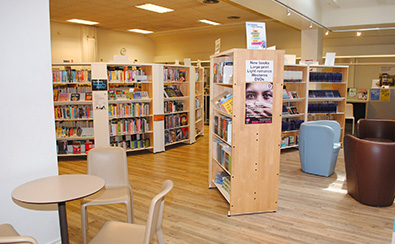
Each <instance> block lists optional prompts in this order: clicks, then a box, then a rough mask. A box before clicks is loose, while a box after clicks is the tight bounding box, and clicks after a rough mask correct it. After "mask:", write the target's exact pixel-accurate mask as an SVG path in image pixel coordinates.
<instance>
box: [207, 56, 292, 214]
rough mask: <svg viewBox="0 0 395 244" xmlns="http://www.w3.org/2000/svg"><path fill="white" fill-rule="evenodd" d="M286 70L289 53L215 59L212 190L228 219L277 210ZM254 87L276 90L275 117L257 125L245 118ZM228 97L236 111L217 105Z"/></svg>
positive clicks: (210, 157)
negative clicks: (248, 94)
mask: <svg viewBox="0 0 395 244" xmlns="http://www.w3.org/2000/svg"><path fill="white" fill-rule="evenodd" d="M283 69H284V51H273V50H246V49H232V50H229V51H225V52H222V53H219V54H215V55H213V56H211V75H210V97H211V98H212V99H211V104H210V115H211V116H210V135H209V136H210V138H209V140H210V155H209V187H210V188H216V189H217V190H218V191H219V192H220V193H221V194H222V196H223V197H224V198H225V199H226V201H227V202H228V203H229V212H228V216H232V215H240V214H250V213H261V212H268V211H276V210H277V208H278V206H277V200H278V182H279V168H280V137H281V120H282V118H281V115H282V93H283ZM265 74H266V75H268V76H267V77H265ZM254 77H257V78H256V79H255V78H254ZM251 84H253V85H257V84H258V86H259V87H266V88H267V87H269V88H270V87H271V89H272V99H273V101H272V106H273V107H272V115H271V117H270V116H269V117H268V118H264V119H262V121H260V122H258V123H251V120H249V118H247V117H246V108H247V107H248V106H247V104H246V100H247V98H246V90H247V86H249V87H250V86H251ZM229 94H231V95H232V99H233V106H232V107H231V108H230V109H231V111H230V110H227V109H221V108H220V107H219V106H218V100H221V97H224V96H225V97H228V98H229V97H230V95H229ZM265 94H266V92H265ZM248 99H250V97H248ZM226 111H230V113H229V112H226ZM247 121H248V123H246V122H247ZM261 122H266V123H261Z"/></svg>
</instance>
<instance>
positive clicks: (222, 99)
mask: <svg viewBox="0 0 395 244" xmlns="http://www.w3.org/2000/svg"><path fill="white" fill-rule="evenodd" d="M214 103H215V104H216V105H217V108H219V109H220V110H221V111H223V112H226V113H228V114H232V113H233V94H232V93H228V92H224V93H222V94H221V95H219V96H218V97H216V98H215V99H214Z"/></svg>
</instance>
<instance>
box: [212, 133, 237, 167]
mask: <svg viewBox="0 0 395 244" xmlns="http://www.w3.org/2000/svg"><path fill="white" fill-rule="evenodd" d="M231 155H232V149H231V147H230V146H228V145H227V144H226V143H224V142H223V141H221V140H220V139H218V138H214V139H213V158H215V160H217V162H218V163H219V164H220V165H222V167H224V169H226V170H227V171H228V172H229V173H230V172H231V165H232V156H231Z"/></svg>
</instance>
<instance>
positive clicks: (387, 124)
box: [357, 119, 395, 142]
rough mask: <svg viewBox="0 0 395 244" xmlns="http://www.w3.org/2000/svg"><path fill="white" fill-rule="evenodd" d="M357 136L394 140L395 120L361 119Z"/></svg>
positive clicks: (375, 139) (376, 139) (385, 140)
mask: <svg viewBox="0 0 395 244" xmlns="http://www.w3.org/2000/svg"><path fill="white" fill-rule="evenodd" d="M357 136H358V138H360V139H367V140H371V141H383V142H394V141H395V120H384V119H360V120H358V122H357Z"/></svg>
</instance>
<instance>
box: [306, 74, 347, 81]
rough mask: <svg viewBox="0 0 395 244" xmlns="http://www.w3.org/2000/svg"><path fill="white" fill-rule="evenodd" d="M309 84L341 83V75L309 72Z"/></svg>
mask: <svg viewBox="0 0 395 244" xmlns="http://www.w3.org/2000/svg"><path fill="white" fill-rule="evenodd" d="M309 78H310V79H309V80H310V82H342V81H343V73H336V72H335V73H334V72H310V77H309Z"/></svg>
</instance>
